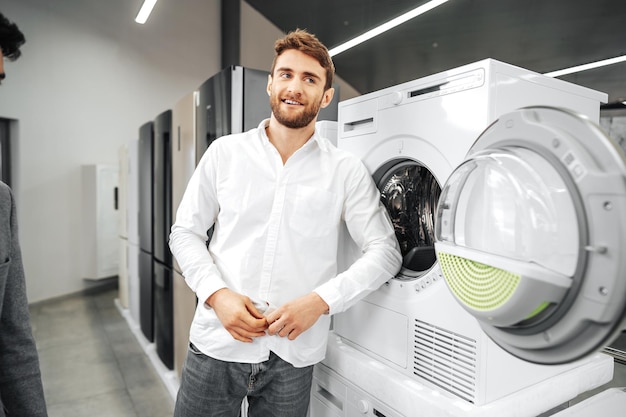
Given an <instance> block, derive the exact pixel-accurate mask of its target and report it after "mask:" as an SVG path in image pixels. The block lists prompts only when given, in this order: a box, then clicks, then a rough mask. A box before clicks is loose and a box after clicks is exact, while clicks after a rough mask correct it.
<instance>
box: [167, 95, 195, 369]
mask: <svg viewBox="0 0 626 417" xmlns="http://www.w3.org/2000/svg"><path fill="white" fill-rule="evenodd" d="M197 97H198V92H197V91H193V92H191V93H189V94H187V95H186V96H184V97H183V98H181V99H180V100H179V101H178V102H177V103H176V104H175V105H174V108H173V112H172V127H173V134H172V136H173V140H172V209H173V215H174V219H175V218H176V209H177V208H178V205H179V203H180V200H181V199H182V197H183V193H184V192H185V188H186V187H187V182H189V179H190V178H191V175H192V174H193V171H194V169H195V166H196V123H195V119H196V112H195V109H196V100H197ZM173 267H174V278H173V285H172V288H173V291H174V370H175V371H176V374H177V375H178V377H179V378H180V377H181V374H182V369H183V364H184V362H185V357H186V356H187V349H188V346H189V327H190V326H191V321H192V320H193V315H194V312H195V311H196V305H197V299H196V294H195V293H194V292H193V291H192V290H191V289H190V288H189V287H188V286H187V283H186V282H185V278H184V277H183V274H182V272H181V269H180V266H179V265H178V263H177V262H176V259H174V261H173Z"/></svg>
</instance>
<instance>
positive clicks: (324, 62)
mask: <svg viewBox="0 0 626 417" xmlns="http://www.w3.org/2000/svg"><path fill="white" fill-rule="evenodd" d="M288 49H296V50H298V51H300V52H304V53H305V54H307V55H309V56H310V57H313V58H315V59H316V60H317V61H318V62H319V63H320V65H321V66H322V68H324V69H325V70H326V85H325V86H324V91H326V90H328V89H329V88H330V87H332V85H333V76H334V75H335V65H334V64H333V60H332V59H331V57H330V54H329V53H328V49H326V47H325V46H324V44H323V43H322V42H320V41H319V39H317V37H316V36H315V35H313V34H311V33H309V32H307V31H306V30H304V29H296V30H294V31H293V32H289V33H288V34H287V35H285V37H283V38H280V39H278V40H277V41H276V42H275V43H274V52H275V55H274V61H273V62H272V69H271V74H274V68H275V67H276V59H277V58H278V57H279V56H280V54H282V53H283V52H285V51H286V50H288Z"/></svg>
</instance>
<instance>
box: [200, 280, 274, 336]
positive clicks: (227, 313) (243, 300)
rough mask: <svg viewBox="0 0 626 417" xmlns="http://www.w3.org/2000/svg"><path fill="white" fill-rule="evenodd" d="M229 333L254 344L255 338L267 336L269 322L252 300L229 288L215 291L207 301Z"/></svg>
mask: <svg viewBox="0 0 626 417" xmlns="http://www.w3.org/2000/svg"><path fill="white" fill-rule="evenodd" d="M206 304H208V305H209V306H210V307H211V308H213V310H215V314H216V315H217V318H218V319H220V321H221V322H222V325H223V326H224V328H225V329H226V330H228V333H230V335H231V336H232V337H234V338H235V339H237V340H239V341H241V342H248V343H249V342H252V338H253V337H260V336H265V334H266V333H265V330H267V320H266V319H265V317H264V316H263V314H261V313H259V311H258V310H257V309H256V307H255V306H254V304H253V303H252V301H251V300H250V298H248V297H246V296H244V295H241V294H238V293H236V292H234V291H231V290H229V289H228V288H222V289H220V290H217V291H215V292H214V293H213V294H211V296H210V297H209V298H207V300H206Z"/></svg>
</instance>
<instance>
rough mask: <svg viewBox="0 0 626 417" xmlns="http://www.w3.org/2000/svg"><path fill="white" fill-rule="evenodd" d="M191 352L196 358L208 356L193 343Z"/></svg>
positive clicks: (190, 344)
mask: <svg viewBox="0 0 626 417" xmlns="http://www.w3.org/2000/svg"><path fill="white" fill-rule="evenodd" d="M189 352H191V353H193V354H194V355H196V356H206V355H205V354H204V353H202V352H200V350H199V349H198V348H197V347H196V345H194V344H193V343H191V342H189Z"/></svg>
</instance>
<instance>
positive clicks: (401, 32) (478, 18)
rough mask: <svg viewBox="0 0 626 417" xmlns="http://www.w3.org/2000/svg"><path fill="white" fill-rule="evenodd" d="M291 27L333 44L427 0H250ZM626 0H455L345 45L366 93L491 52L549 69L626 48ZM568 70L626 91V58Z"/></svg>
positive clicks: (349, 68)
mask: <svg viewBox="0 0 626 417" xmlns="http://www.w3.org/2000/svg"><path fill="white" fill-rule="evenodd" d="M246 1H247V2H248V3H249V4H250V5H251V6H252V7H254V8H255V9H256V10H258V11H259V12H260V13H261V14H263V15H264V16H265V17H266V18H267V19H268V20H270V21H271V22H272V23H274V24H275V25H276V26H277V27H279V28H280V29H281V30H283V31H285V32H288V31H290V30H293V29H295V28H306V29H308V30H309V31H310V32H312V33H315V34H316V35H317V36H318V37H319V39H320V40H321V41H322V42H324V44H326V46H327V47H329V48H332V47H334V46H337V45H339V44H341V43H343V42H345V41H347V40H349V39H351V38H353V37H355V36H357V35H359V34H361V33H363V32H365V31H366V30H368V29H370V28H372V27H375V26H377V25H378V24H380V23H382V22H384V21H387V20H389V19H391V18H393V17H396V16H399V15H401V14H402V13H404V12H406V11H408V10H411V9H413V8H415V7H417V6H419V5H421V4H423V3H425V2H426V1H424V0H421V1H415V0H413V1H404V0H377V1H373V0H365V1H359V0H316V1H314V2H307V3H303V2H294V1H293V0H246ZM625 22H626V1H625V0H594V1H589V0H450V1H449V2H447V3H445V4H443V5H442V6H440V7H438V8H436V9H434V10H432V11H430V12H428V13H426V14H424V15H422V16H419V17H417V18H415V19H413V20H411V21H409V22H406V23H404V24H403V25H401V26H398V27H397V28H395V29H392V30H391V31H389V32H387V33H385V34H383V35H381V36H379V37H377V38H375V39H372V40H370V41H368V42H366V43H364V44H361V45H359V46H357V47H355V48H353V49H351V50H349V51H346V52H343V53H341V54H339V55H336V56H335V57H334V58H333V60H334V62H335V66H336V69H337V74H339V75H340V76H341V77H342V78H343V79H344V80H345V81H346V82H348V83H349V84H351V85H352V86H353V87H354V88H356V89H357V90H358V91H359V92H361V93H363V94H365V93H368V92H371V91H375V90H379V89H381V88H385V87H389V86H392V85H395V84H398V83H401V82H405V81H410V80H413V79H416V78H420V77H423V76H426V75H430V74H433V73H436V72H439V71H444V70H448V69H451V68H455V67H458V66H460V65H463V64H467V63H470V62H474V61H478V60H481V59H484V58H494V59H498V60H500V61H504V62H507V63H510V64H513V65H518V66H520V67H523V68H527V69H530V70H533V71H537V72H542V73H543V72H548V71H553V70H558V69H562V68H566V67H570V66H573V65H579V64H584V63H588V62H593V61H597V60H601V59H606V58H612V57H615V56H620V55H626V35H624V23H625ZM562 79H565V80H567V81H571V82H574V83H577V84H580V85H584V86H586V87H590V88H593V89H597V90H600V91H603V92H606V93H608V94H609V101H616V100H620V99H625V98H626V63H621V64H615V65H612V66H610V67H606V68H603V69H596V70H589V71H585V72H580V73H578V74H575V75H570V76H564V77H562Z"/></svg>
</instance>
